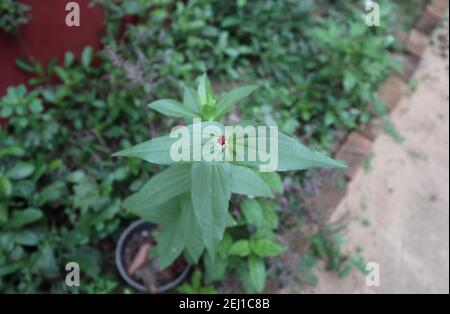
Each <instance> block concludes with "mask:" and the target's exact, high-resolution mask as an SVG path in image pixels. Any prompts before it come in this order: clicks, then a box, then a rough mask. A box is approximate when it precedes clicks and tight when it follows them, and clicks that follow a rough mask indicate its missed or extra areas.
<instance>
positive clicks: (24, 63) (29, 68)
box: [16, 59, 36, 73]
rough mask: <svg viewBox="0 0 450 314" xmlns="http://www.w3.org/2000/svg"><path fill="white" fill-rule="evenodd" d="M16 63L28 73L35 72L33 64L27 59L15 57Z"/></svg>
mask: <svg viewBox="0 0 450 314" xmlns="http://www.w3.org/2000/svg"><path fill="white" fill-rule="evenodd" d="M16 65H17V66H18V67H19V68H21V69H22V70H24V71H26V72H30V73H34V72H36V68H35V66H34V65H33V64H32V63H31V62H29V61H28V60H25V59H16Z"/></svg>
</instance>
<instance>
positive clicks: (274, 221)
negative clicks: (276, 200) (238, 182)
mask: <svg viewBox="0 0 450 314" xmlns="http://www.w3.org/2000/svg"><path fill="white" fill-rule="evenodd" d="M258 203H259V206H260V207H261V211H262V215H263V217H264V226H265V227H267V228H269V229H271V230H274V229H276V228H278V216H277V213H276V212H275V210H274V208H273V207H272V205H270V204H269V203H268V202H267V201H266V200H262V199H260V200H258Z"/></svg>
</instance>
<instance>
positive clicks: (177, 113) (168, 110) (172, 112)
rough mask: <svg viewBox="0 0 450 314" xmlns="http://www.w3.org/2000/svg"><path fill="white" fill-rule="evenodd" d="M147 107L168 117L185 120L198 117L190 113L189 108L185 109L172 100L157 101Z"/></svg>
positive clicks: (193, 112)
mask: <svg viewBox="0 0 450 314" xmlns="http://www.w3.org/2000/svg"><path fill="white" fill-rule="evenodd" d="M148 106H149V108H151V109H153V110H156V111H158V112H159V113H162V114H164V115H166V116H169V117H174V118H187V119H189V118H197V117H199V114H197V113H195V111H192V110H191V109H190V108H187V107H186V106H183V104H181V103H179V102H178V101H175V100H172V99H161V100H157V101H154V102H152V103H151V104H149V105H148Z"/></svg>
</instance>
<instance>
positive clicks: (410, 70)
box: [399, 54, 420, 82]
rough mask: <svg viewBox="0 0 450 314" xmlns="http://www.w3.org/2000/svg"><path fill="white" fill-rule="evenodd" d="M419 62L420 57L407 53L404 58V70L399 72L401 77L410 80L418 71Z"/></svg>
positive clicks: (406, 80)
mask: <svg viewBox="0 0 450 314" xmlns="http://www.w3.org/2000/svg"><path fill="white" fill-rule="evenodd" d="M419 63H420V59H419V58H418V57H416V56H414V55H411V54H407V55H405V56H404V57H403V60H402V70H401V71H400V73H399V75H400V77H401V78H402V79H403V80H404V81H405V82H409V80H410V79H411V78H412V77H413V75H414V73H415V72H416V69H417V67H418V66H419Z"/></svg>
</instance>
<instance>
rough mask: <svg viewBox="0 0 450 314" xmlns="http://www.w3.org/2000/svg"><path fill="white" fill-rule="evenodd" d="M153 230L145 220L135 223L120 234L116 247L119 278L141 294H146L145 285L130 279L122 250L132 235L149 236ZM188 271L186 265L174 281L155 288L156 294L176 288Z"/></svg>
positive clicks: (188, 266) (152, 225)
mask: <svg viewBox="0 0 450 314" xmlns="http://www.w3.org/2000/svg"><path fill="white" fill-rule="evenodd" d="M155 228H156V225H154V224H152V223H150V222H148V221H145V220H138V221H135V222H134V223H132V224H131V225H129V226H128V227H127V228H126V229H125V230H124V231H123V232H122V234H121V235H120V237H119V241H118V243H117V247H116V265H117V270H118V271H119V274H120V276H121V277H122V278H123V279H124V280H125V281H126V282H127V283H128V284H129V285H130V286H132V287H133V288H135V289H137V290H139V291H141V292H148V290H147V288H146V287H145V285H143V284H142V283H141V282H139V281H137V280H136V279H134V278H133V277H131V276H130V275H129V274H128V272H127V270H126V267H125V263H124V260H123V256H124V250H125V248H126V247H127V245H128V243H129V241H130V239H131V235H133V234H134V233H137V232H149V233H150V234H151V233H152V231H153V230H154V229H155ZM190 269H191V266H190V265H189V264H186V267H185V268H184V270H183V271H182V272H181V274H180V275H178V276H177V277H176V278H175V279H174V280H172V281H171V282H168V283H166V284H164V285H162V286H158V287H156V293H162V292H166V291H168V290H170V289H173V288H175V287H176V286H178V285H179V284H180V283H181V282H182V281H183V280H184V279H185V278H186V276H187V275H188V273H189V270H190Z"/></svg>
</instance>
